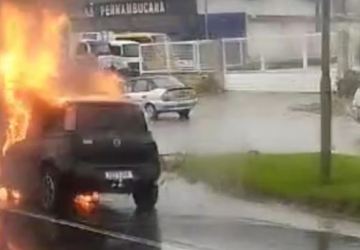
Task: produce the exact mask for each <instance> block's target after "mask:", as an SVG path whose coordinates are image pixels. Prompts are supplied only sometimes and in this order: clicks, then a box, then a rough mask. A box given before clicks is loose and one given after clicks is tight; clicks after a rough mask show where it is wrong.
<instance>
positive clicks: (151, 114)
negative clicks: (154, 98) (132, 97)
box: [145, 103, 159, 120]
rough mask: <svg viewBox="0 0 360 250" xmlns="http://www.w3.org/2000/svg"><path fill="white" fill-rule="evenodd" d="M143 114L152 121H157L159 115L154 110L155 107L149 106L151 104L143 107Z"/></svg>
mask: <svg viewBox="0 0 360 250" xmlns="http://www.w3.org/2000/svg"><path fill="white" fill-rule="evenodd" d="M145 113H146V115H148V116H149V117H150V119H152V120H157V119H158V117H159V113H158V111H157V110H156V107H155V106H154V105H153V104H151V103H148V104H146V105H145Z"/></svg>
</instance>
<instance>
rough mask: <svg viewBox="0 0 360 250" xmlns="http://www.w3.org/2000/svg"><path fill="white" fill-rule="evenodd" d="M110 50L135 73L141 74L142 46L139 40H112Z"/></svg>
mask: <svg viewBox="0 0 360 250" xmlns="http://www.w3.org/2000/svg"><path fill="white" fill-rule="evenodd" d="M109 44H110V51H111V55H113V56H116V57H117V58H119V59H120V60H121V61H122V62H123V63H124V64H125V65H126V67H127V68H128V69H129V71H130V72H131V73H133V74H135V75H138V74H139V68H140V67H139V65H140V46H139V43H138V42H134V41H126V40H122V41H111V42H109Z"/></svg>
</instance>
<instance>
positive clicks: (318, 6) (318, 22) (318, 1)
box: [315, 0, 322, 32]
mask: <svg viewBox="0 0 360 250" xmlns="http://www.w3.org/2000/svg"><path fill="white" fill-rule="evenodd" d="M321 1H322V0H316V2H315V31H316V32H320V31H321V11H320V10H321Z"/></svg>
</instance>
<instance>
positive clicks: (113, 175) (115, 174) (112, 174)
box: [105, 171, 134, 181]
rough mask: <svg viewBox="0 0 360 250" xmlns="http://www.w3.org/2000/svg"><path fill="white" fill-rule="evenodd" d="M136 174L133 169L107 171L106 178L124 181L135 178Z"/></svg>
mask: <svg viewBox="0 0 360 250" xmlns="http://www.w3.org/2000/svg"><path fill="white" fill-rule="evenodd" d="M133 178H134V175H133V173H132V172H131V171H109V172H105V179H107V180H110V181H122V180H128V179H133Z"/></svg>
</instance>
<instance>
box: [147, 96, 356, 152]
mask: <svg viewBox="0 0 360 250" xmlns="http://www.w3.org/2000/svg"><path fill="white" fill-rule="evenodd" d="M316 103H319V95H318V94H291V93H282V94H271V93H239V92H227V93H225V94H221V95H217V96H212V97H204V98H201V99H200V103H199V105H198V106H197V107H196V109H195V110H194V112H193V114H192V117H191V120H190V121H179V120H178V119H177V116H176V115H164V116H161V118H160V120H159V121H156V122H151V125H150V127H151V129H152V131H153V133H154V136H155V138H156V139H157V141H158V143H159V147H160V151H161V152H162V153H174V152H179V151H182V152H183V151H186V152H200V153H208V152H239V151H245V152H246V151H249V150H259V151H261V152H309V151H318V150H319V148H320V116H319V115H318V114H316V113H314V112H306V111H298V110H297V109H298V108H299V107H309V109H311V107H312V106H316ZM305 109H306V108H305ZM333 135H334V141H333V146H334V150H335V151H337V152H345V153H352V154H356V153H359V152H360V124H358V123H356V122H355V121H353V120H352V119H351V118H349V117H346V116H345V115H344V116H335V117H334V119H333Z"/></svg>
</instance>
